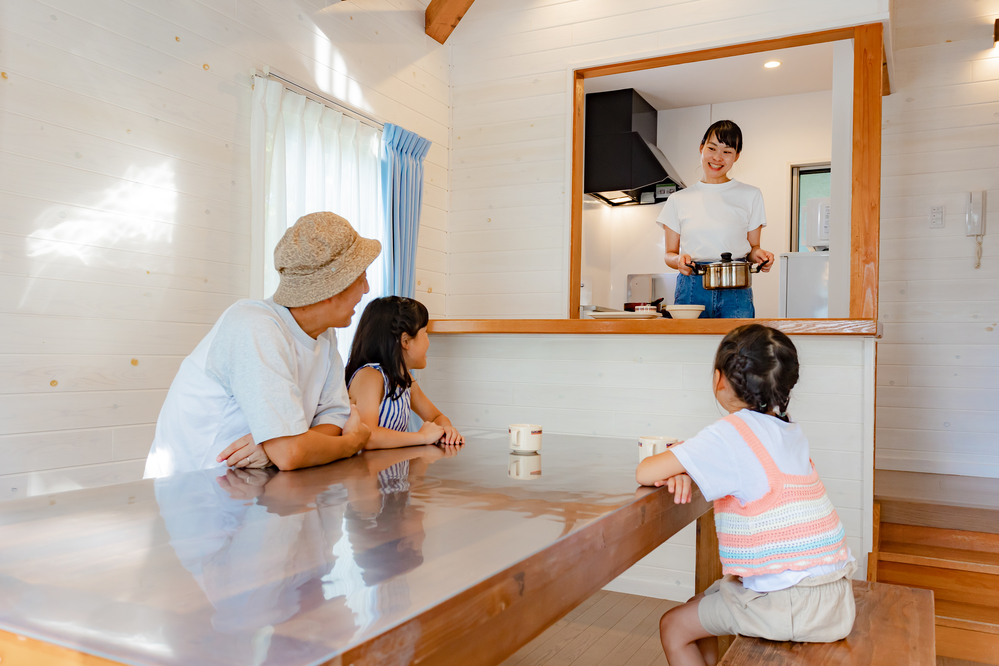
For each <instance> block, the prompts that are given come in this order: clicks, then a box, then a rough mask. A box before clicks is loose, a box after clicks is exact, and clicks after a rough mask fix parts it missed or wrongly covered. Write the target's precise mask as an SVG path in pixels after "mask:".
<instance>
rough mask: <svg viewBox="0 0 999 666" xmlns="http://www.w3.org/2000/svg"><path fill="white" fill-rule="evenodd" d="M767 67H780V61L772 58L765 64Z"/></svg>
mask: <svg viewBox="0 0 999 666" xmlns="http://www.w3.org/2000/svg"><path fill="white" fill-rule="evenodd" d="M763 66H764V67H766V68H767V69H773V68H774V67H780V62H779V61H777V60H771V61H770V62H768V63H766V64H765V65H763Z"/></svg>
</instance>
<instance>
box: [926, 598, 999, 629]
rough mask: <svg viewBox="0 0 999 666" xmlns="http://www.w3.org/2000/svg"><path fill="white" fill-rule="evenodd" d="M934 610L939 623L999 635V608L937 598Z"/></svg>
mask: <svg viewBox="0 0 999 666" xmlns="http://www.w3.org/2000/svg"><path fill="white" fill-rule="evenodd" d="M935 611H936V617H937V620H936V622H937V624H939V625H943V626H945V627H954V628H957V629H967V630H969V631H980V632H983V633H986V634H997V635H999V608H990V607H988V606H978V605H975V604H966V603H961V602H959V601H948V600H946V599H937V600H936V609H935Z"/></svg>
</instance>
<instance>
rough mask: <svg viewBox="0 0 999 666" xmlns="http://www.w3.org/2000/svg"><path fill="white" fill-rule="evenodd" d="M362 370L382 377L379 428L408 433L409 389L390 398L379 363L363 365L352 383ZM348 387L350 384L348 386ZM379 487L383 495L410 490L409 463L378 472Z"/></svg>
mask: <svg viewBox="0 0 999 666" xmlns="http://www.w3.org/2000/svg"><path fill="white" fill-rule="evenodd" d="M362 368H374V369H375V370H377V371H378V372H380V373H381V375H382V382H383V384H382V386H383V388H382V402H381V404H380V405H378V426H379V427H380V428H388V429H389V430H397V431H399V432H406V431H407V430H408V429H409V409H410V407H409V389H402V388H400V389H397V390H396V398H395V400H392V399H390V398H389V397H388V392H389V381H388V376H386V374H385V371H384V370H382V366H381V365H379V364H378V363H368V364H366V365H362V366H361V367H360V368H358V369H357V371H356V372H354V374H353V375H352V376H351V378H350V381H354V377H356V376H357V373H358V372H360V371H361V369H362ZM347 386H348V387H349V386H350V384H348V385H347ZM378 487H379V489H380V490H381V492H382V493H383V494H386V493H399V492H406V491H408V490H409V461H408V460H404V461H402V462H398V463H396V464H394V465H392V466H391V467H388V468H386V469H383V470H382V471H380V472H378Z"/></svg>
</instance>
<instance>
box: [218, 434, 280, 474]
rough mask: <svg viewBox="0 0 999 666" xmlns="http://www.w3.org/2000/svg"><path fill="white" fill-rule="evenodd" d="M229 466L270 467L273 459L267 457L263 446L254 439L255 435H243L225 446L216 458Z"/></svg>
mask: <svg viewBox="0 0 999 666" xmlns="http://www.w3.org/2000/svg"><path fill="white" fill-rule="evenodd" d="M223 461H225V463H226V464H227V465H229V467H249V468H252V469H261V468H264V467H270V466H271V465H272V464H273V463H271V459H270V458H268V457H267V454H266V453H265V452H264V448H263V447H262V446H258V445H257V444H256V442H254V441H253V435H252V434H249V435H243V436H242V437H240V438H239V439H237V440H236V441H235V442H233V443H232V444H230V445H229V446H227V447H225V450H224V451H223V452H222V453H220V454H219V457H218V458H216V459H215V462H223Z"/></svg>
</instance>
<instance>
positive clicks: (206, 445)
mask: <svg viewBox="0 0 999 666" xmlns="http://www.w3.org/2000/svg"><path fill="white" fill-rule="evenodd" d="M349 416H350V399H349V397H348V396H347V386H346V383H345V382H344V378H343V360H342V359H341V358H340V354H339V352H337V348H336V333H335V331H334V330H333V329H332V328H331V329H327V330H326V331H324V332H323V333H322V334H320V335H319V337H318V338H316V339H313V338H311V337H309V335H308V334H306V333H305V331H303V330H302V329H301V327H300V326H299V325H298V322H296V321H295V318H294V317H293V316H292V315H291V313H290V312H289V311H288V308H285V307H283V306H280V305H278V304H276V303H275V302H274V301H273V300H271V299H267V300H266V301H251V300H242V301H238V302H237V303H235V304H233V305H232V306H231V307H230V308H229V309H228V310H226V311H225V312H223V313H222V316H221V317H219V320H218V321H217V322H216V323H215V326H213V327H212V330H211V331H209V333H208V335H206V336H205V338H204V339H203V340H202V341H201V342H200V343H198V346H197V347H195V349H194V351H193V352H191V355H190V356H188V357H187V358H185V359H184V361H183V362H182V363H181V364H180V370H179V371H178V372H177V376H176V377H174V380H173V383H172V384H171V385H170V391H169V392H168V393H167V397H166V401H165V402H164V403H163V409H162V410H160V416H159V418H158V419H157V421H156V435H155V438H154V439H153V446H152V449H151V450H150V451H149V457H148V458H146V470H145V473H144V474H143V476H144V478H150V477H161V476H167V475H169V474H176V473H179V472H188V471H192V470H196V469H209V468H212V467H222V466H224V465H225V463H224V462H223V463H217V462H215V458H216V457H217V456H218V455H219V454H220V453H222V451H223V450H224V449H225V448H226V447H227V446H229V445H230V444H232V443H233V442H234V441H236V440H237V439H239V438H240V437H242V436H243V435H246V434H248V433H250V434H252V435H253V439H254V441H255V442H257V443H261V442H266V441H267V440H269V439H274V438H275V437H286V436H290V435H299V434H301V433H303V432H305V431H307V430H308V429H309V428H312V427H315V426H317V425H320V424H323V423H328V424H332V425H335V426H339V427H341V428H342V427H343V426H344V424H345V423H346V422H347V417H349Z"/></svg>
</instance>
